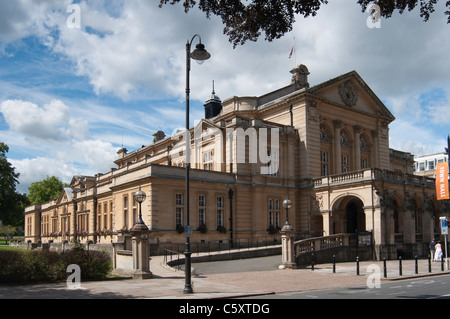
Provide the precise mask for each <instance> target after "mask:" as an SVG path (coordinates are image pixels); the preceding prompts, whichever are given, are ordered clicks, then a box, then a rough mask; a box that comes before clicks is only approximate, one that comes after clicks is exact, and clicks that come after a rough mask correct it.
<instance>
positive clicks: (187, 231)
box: [184, 226, 192, 238]
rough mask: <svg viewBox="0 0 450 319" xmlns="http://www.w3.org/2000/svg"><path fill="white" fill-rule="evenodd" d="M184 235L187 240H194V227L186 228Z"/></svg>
mask: <svg viewBox="0 0 450 319" xmlns="http://www.w3.org/2000/svg"><path fill="white" fill-rule="evenodd" d="M184 234H185V236H186V238H192V226H184Z"/></svg>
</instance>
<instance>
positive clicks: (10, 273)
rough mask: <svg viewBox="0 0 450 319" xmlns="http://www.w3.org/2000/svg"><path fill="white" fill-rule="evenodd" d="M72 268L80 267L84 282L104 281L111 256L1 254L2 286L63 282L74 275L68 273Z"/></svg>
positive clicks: (76, 251) (79, 251) (78, 251)
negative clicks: (70, 267) (74, 265)
mask: <svg viewBox="0 0 450 319" xmlns="http://www.w3.org/2000/svg"><path fill="white" fill-rule="evenodd" d="M71 264H76V265H78V266H79V267H80V275H81V280H102V279H105V278H107V277H108V275H109V273H110V270H111V269H112V264H111V258H110V257H109V255H108V254H106V253H104V252H99V251H86V250H84V249H80V248H75V249H72V250H69V251H66V252H62V253H61V252H54V251H48V250H33V251H9V250H4V251H3V250H0V283H35V282H57V281H64V280H67V277H68V276H70V274H71V273H70V272H69V273H68V272H67V267H68V266H69V265H71Z"/></svg>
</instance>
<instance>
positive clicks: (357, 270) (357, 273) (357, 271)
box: [356, 257, 359, 276]
mask: <svg viewBox="0 0 450 319" xmlns="http://www.w3.org/2000/svg"><path fill="white" fill-rule="evenodd" d="M356 275H357V276H359V257H356Z"/></svg>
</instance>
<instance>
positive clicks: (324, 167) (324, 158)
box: [322, 152, 328, 176]
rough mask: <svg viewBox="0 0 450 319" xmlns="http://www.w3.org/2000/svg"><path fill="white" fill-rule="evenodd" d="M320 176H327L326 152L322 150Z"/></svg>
mask: <svg viewBox="0 0 450 319" xmlns="http://www.w3.org/2000/svg"><path fill="white" fill-rule="evenodd" d="M322 176H328V152H322Z"/></svg>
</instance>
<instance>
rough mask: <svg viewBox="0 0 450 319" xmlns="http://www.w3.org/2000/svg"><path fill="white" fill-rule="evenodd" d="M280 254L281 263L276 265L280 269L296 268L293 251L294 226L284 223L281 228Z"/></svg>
mask: <svg viewBox="0 0 450 319" xmlns="http://www.w3.org/2000/svg"><path fill="white" fill-rule="evenodd" d="M281 234H282V235H281V249H282V251H281V254H282V263H281V265H280V266H279V267H278V268H280V269H285V268H291V269H295V268H297V263H296V262H295V252H294V227H292V226H291V225H289V224H288V223H286V224H285V225H284V226H283V228H282V229H281Z"/></svg>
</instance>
